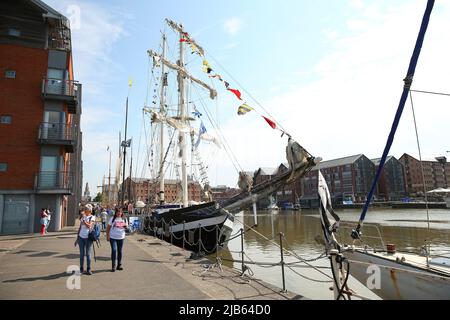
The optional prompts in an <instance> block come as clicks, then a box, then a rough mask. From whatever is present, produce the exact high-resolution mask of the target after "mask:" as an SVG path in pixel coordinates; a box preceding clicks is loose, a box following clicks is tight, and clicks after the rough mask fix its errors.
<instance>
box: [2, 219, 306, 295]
mask: <svg viewBox="0 0 450 320" xmlns="http://www.w3.org/2000/svg"><path fill="white" fill-rule="evenodd" d="M75 231H76V228H66V229H65V230H64V231H62V232H53V233H50V234H48V235H46V236H40V235H36V234H34V235H25V236H19V235H18V236H2V237H0V299H2V300H5V299H155V300H157V299H164V300H166V299H167V300H211V299H212V300H236V299H246V300H247V299H250V300H251V299H263V300H266V299H271V300H290V299H303V297H301V296H298V295H296V294H294V293H289V292H288V293H281V292H280V291H281V289H280V288H277V287H274V286H271V285H269V284H267V283H264V282H263V281H261V280H258V279H255V278H252V279H251V280H250V281H245V280H247V279H248V278H247V277H243V278H242V277H240V273H239V271H237V270H234V269H231V268H228V267H225V266H222V270H223V271H221V270H220V269H219V268H218V267H215V268H212V269H210V270H208V271H207V272H204V271H205V270H206V269H205V265H206V264H213V263H214V261H210V260H208V259H206V258H204V259H199V260H192V259H189V256H190V252H189V251H185V250H183V249H181V248H178V247H175V246H171V245H170V243H167V242H164V241H161V240H159V239H157V238H154V237H150V236H147V235H140V234H134V235H131V236H127V238H126V241H125V244H124V260H123V265H124V270H123V271H116V272H114V273H112V272H110V268H111V262H110V245H109V243H108V242H107V241H106V239H105V237H104V235H102V239H101V247H100V248H96V255H97V262H94V261H93V262H92V264H93V266H92V270H93V272H94V274H93V275H92V276H88V275H81V278H80V284H81V285H80V287H81V288H80V289H74V290H70V289H68V288H67V286H66V284H67V282H68V279H69V277H70V276H71V275H70V274H68V273H67V272H66V271H67V268H68V267H69V266H71V265H74V266H78V264H79V251H78V247H76V248H75V247H74V240H75V234H76V233H75ZM71 279H73V278H70V279H69V280H71ZM69 283H72V284H73V283H75V282H74V281H69Z"/></svg>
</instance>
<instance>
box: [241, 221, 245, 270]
mask: <svg viewBox="0 0 450 320" xmlns="http://www.w3.org/2000/svg"><path fill="white" fill-rule="evenodd" d="M241 270H242V274H244V272H245V265H244V229H242V228H241Z"/></svg>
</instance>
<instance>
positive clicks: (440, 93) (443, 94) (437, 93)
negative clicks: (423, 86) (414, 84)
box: [409, 90, 450, 97]
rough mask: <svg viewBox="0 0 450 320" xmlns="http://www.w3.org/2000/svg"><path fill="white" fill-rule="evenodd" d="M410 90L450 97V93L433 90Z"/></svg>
mask: <svg viewBox="0 0 450 320" xmlns="http://www.w3.org/2000/svg"><path fill="white" fill-rule="evenodd" d="M409 91H412V92H419V93H427V94H435V95H440V96H449V97H450V93H442V92H433V91H423V90H409Z"/></svg>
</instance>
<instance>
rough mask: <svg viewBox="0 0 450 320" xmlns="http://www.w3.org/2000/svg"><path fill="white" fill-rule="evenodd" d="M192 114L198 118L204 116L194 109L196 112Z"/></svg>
mask: <svg viewBox="0 0 450 320" xmlns="http://www.w3.org/2000/svg"><path fill="white" fill-rule="evenodd" d="M192 114H193V115H194V116H195V117H197V118H200V117H201V116H202V114H201V113H200V112H199V111H198V110H197V109H194V111H192Z"/></svg>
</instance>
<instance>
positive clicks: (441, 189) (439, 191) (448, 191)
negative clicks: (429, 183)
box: [427, 188, 450, 193]
mask: <svg viewBox="0 0 450 320" xmlns="http://www.w3.org/2000/svg"><path fill="white" fill-rule="evenodd" d="M427 193H450V188H447V189H444V188H437V189H434V190H431V191H428V192H427Z"/></svg>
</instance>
